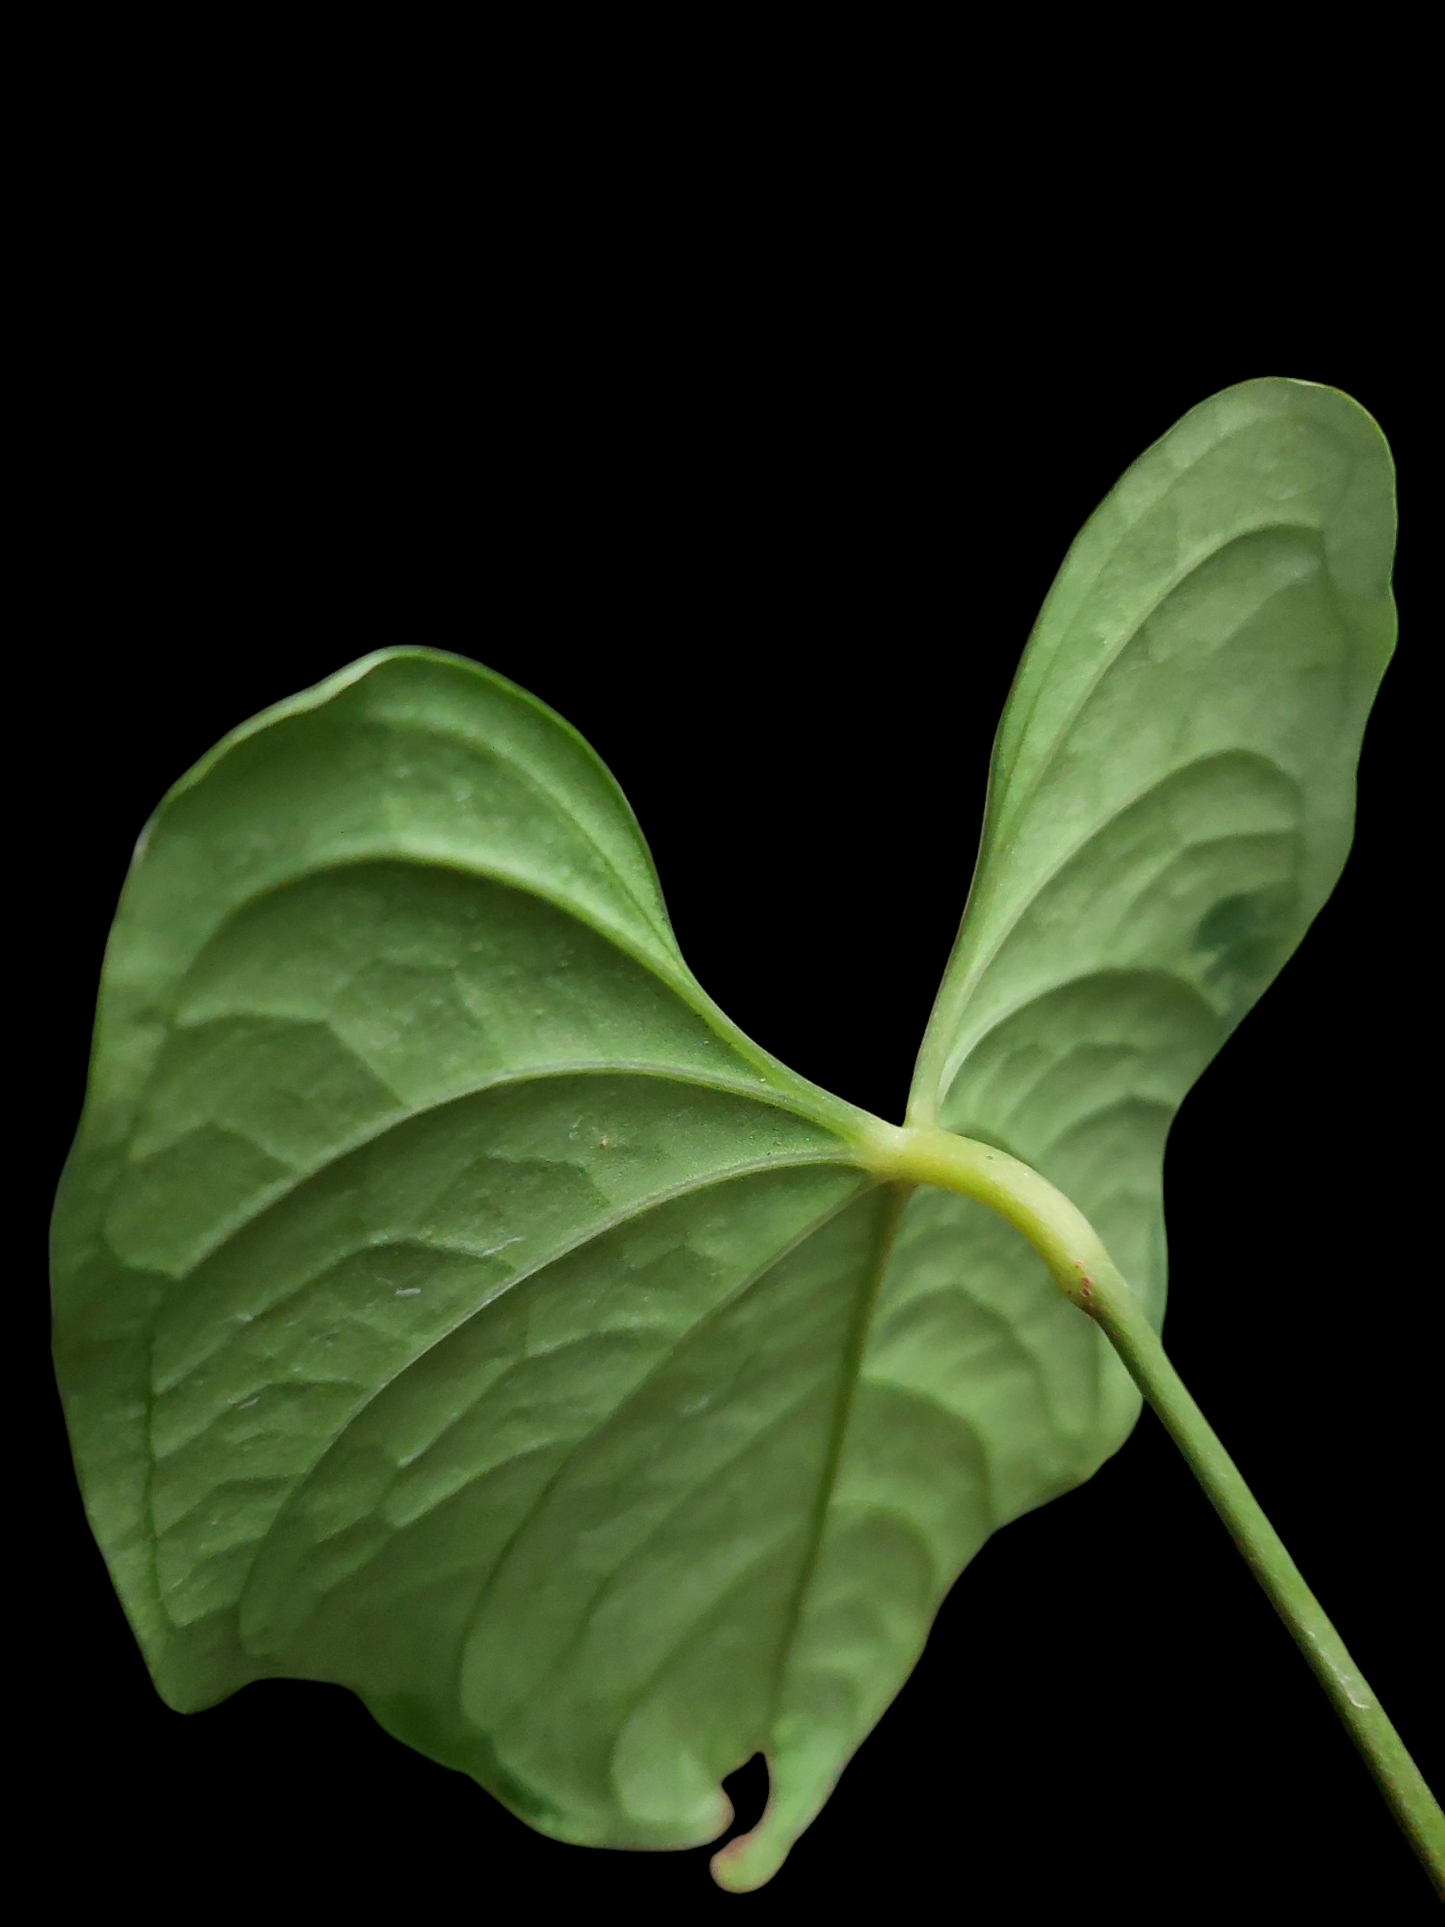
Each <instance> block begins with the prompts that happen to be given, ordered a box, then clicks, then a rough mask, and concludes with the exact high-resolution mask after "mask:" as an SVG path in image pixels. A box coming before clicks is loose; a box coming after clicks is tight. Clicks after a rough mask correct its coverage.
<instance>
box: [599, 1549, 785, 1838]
mask: <svg viewBox="0 0 1445 1927" xmlns="http://www.w3.org/2000/svg"><path fill="white" fill-rule="evenodd" d="M776 1557H777V1548H776V1547H772V1546H770V1547H769V1548H768V1550H767V1551H766V1552H761V1553H759V1554H758V1555H757V1556H756V1558H753V1559H750V1560H748V1561H746V1562H745V1564H744V1565H743V1566H742V1567H741V1569H740V1570H739V1571H738V1572H736V1573H734V1574H733V1576H732V1577H731V1578H730V1579H729V1580H728V1582H727V1584H726V1585H725V1586H724V1587H723V1589H722V1591H721V1592H720V1593H718V1594H717V1595H716V1597H715V1598H713V1599H712V1600H710V1601H709V1602H708V1604H707V1605H706V1607H704V1609H703V1610H702V1611H701V1612H700V1613H698V1615H697V1616H696V1618H694V1619H692V1620H690V1621H689V1622H688V1625H687V1628H686V1630H685V1631H684V1632H683V1633H681V1634H680V1635H679V1636H678V1638H677V1639H675V1640H674V1641H673V1642H672V1644H671V1645H670V1646H669V1647H668V1649H667V1651H666V1652H665V1653H664V1654H663V1656H662V1658H661V1659H660V1660H659V1661H658V1663H657V1664H656V1666H654V1667H653V1669H652V1671H651V1673H649V1675H648V1676H647V1679H646V1680H645V1681H644V1682H643V1684H642V1686H641V1687H640V1688H639V1689H638V1691H637V1692H636V1693H635V1694H633V1695H632V1697H631V1698H630V1699H629V1700H628V1703H627V1712H626V1714H625V1715H624V1717H623V1718H622V1719H620V1720H619V1721H618V1723H617V1731H616V1732H615V1733H614V1735H613V1737H612V1744H611V1745H610V1746H609V1747H608V1749H607V1777H608V1780H609V1781H610V1782H611V1785H612V1791H613V1794H614V1797H615V1798H616V1801H617V1804H618V1806H619V1807H620V1808H621V1809H622V1810H623V1812H627V1811H629V1809H628V1806H627V1801H626V1799H625V1798H624V1796H623V1792H622V1788H621V1786H620V1785H619V1784H618V1779H617V1749H618V1747H619V1746H620V1745H621V1744H622V1741H623V1738H624V1736H625V1734H626V1730H627V1728H628V1726H629V1725H630V1724H631V1722H632V1721H633V1720H635V1719H636V1717H637V1715H638V1714H639V1713H640V1712H641V1711H642V1709H643V1708H644V1707H645V1706H646V1705H647V1704H648V1702H649V1701H650V1700H651V1699H652V1698H653V1696H654V1694H655V1693H656V1692H657V1690H658V1688H659V1687H660V1686H661V1685H662V1683H663V1681H664V1680H665V1679H666V1677H667V1674H668V1672H669V1671H670V1669H671V1668H672V1667H673V1666H674V1665H675V1664H676V1663H677V1660H678V1658H679V1657H680V1656H681V1654H682V1653H683V1652H684V1651H685V1650H686V1649H687V1647H688V1646H690V1645H693V1644H695V1643H696V1641H697V1640H698V1639H700V1638H701V1637H702V1635H703V1634H704V1633H706V1632H707V1630H708V1628H709V1627H710V1626H713V1625H715V1624H716V1623H717V1621H718V1619H719V1618H720V1617H721V1616H722V1613H723V1609H724V1608H725V1607H731V1606H732V1604H733V1602H734V1600H735V1599H736V1598H737V1596H738V1594H739V1593H740V1592H743V1591H744V1590H745V1589H746V1588H747V1587H749V1586H751V1585H752V1584H753V1582H754V1581H755V1580H756V1579H757V1577H758V1574H759V1573H760V1572H762V1571H763V1570H764V1569H765V1568H766V1567H767V1566H768V1565H769V1564H771V1562H772V1561H773V1560H774V1559H775V1558H776ZM748 1757H749V1755H748V1754H745V1755H744V1756H743V1759H740V1760H739V1761H738V1765H739V1766H742V1765H743V1764H744V1761H745V1760H746V1759H747V1758H748ZM697 1844H698V1845H699V1846H702V1845H704V1844H706V1843H705V1841H702V1840H700V1841H698V1843H697Z"/></svg>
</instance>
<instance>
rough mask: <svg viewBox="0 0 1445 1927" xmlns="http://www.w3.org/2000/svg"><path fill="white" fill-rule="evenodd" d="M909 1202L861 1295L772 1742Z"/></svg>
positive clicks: (894, 1214) (783, 1644)
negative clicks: (875, 1318)
mask: <svg viewBox="0 0 1445 1927" xmlns="http://www.w3.org/2000/svg"><path fill="white" fill-rule="evenodd" d="M906 1203H907V1200H906V1198H905V1197H904V1196H903V1195H902V1194H901V1193H900V1192H897V1191H895V1192H894V1195H893V1196H892V1198H890V1199H889V1200H888V1202H887V1204H886V1206H885V1210H886V1211H887V1214H888V1216H887V1219H886V1221H885V1223H884V1224H882V1225H881V1226H878V1227H876V1228H875V1234H874V1235H875V1237H876V1240H877V1243H876V1247H875V1252H874V1256H873V1260H872V1263H871V1267H870V1273H871V1275H869V1274H865V1279H864V1283H863V1286H862V1289H861V1290H860V1292H859V1294H858V1299H859V1302H858V1309H857V1313H856V1316H855V1323H854V1328H853V1331H852V1332H851V1333H850V1334H849V1337H848V1340H847V1341H846V1343H845V1345H844V1350H843V1361H842V1371H841V1374H840V1379H841V1383H840V1385H839V1389H838V1404H837V1409H836V1412H835V1414H834V1417H833V1422H832V1427H831V1431H830V1435H829V1440H828V1455H827V1458H826V1460H825V1461H824V1466H823V1476H822V1477H821V1479H820V1480H819V1481H818V1492H817V1496H816V1498H815V1500H814V1503H813V1515H812V1521H811V1527H810V1530H809V1532H808V1535H807V1542H806V1547H805V1551H804V1554H803V1558H802V1560H801V1562H800V1564H799V1569H798V1581H797V1585H796V1586H795V1587H794V1589H793V1597H792V1600H791V1602H790V1604H789V1607H788V1611H787V1615H786V1618H785V1620H784V1623H783V1629H782V1636H781V1638H780V1639H779V1641H778V1656H777V1662H776V1670H775V1675H774V1681H773V1691H772V1706H771V1709H770V1711H769V1714H768V1723H767V1724H768V1731H767V1738H769V1739H772V1738H773V1737H774V1736H775V1734H776V1731H777V1725H778V1719H779V1716H780V1714H781V1712H782V1706H783V1695H784V1693H785V1691H786V1686H787V1679H788V1671H789V1668H790V1666H791V1664H792V1659H793V1647H794V1644H795V1642H796V1640H797V1637H798V1629H799V1627H800V1626H801V1625H802V1622H803V1613H804V1611H805V1609H806V1607H807V1602H808V1594H809V1592H810V1591H811V1589H812V1585H813V1580H814V1578H815V1577H816V1575H817V1571H818V1562H819V1560H820V1558H821V1557H822V1551H823V1540H824V1537H825V1536H826V1534H827V1530H828V1518H829V1515H830V1513H831V1511H832V1506H833V1495H834V1493H835V1491H836V1489H837V1485H838V1473H839V1470H840V1468H841V1466H842V1463H843V1456H844V1452H845V1450H846V1447H847V1441H848V1433H849V1429H850V1427H851V1425H852V1421H853V1407H854V1405H855V1404H856V1402H857V1397H858V1385H859V1381H860V1379H861V1378H862V1375H863V1357H864V1354H865V1352H866V1351H867V1347H868V1335H869V1331H870V1329H871V1327H872V1324H873V1314H874V1312H875V1311H876V1309H877V1304H878V1293H879V1290H880V1288H881V1287H882V1283H883V1274H884V1272H885V1271H886V1270H887V1268H888V1261H889V1259H890V1257H891V1256H892V1254H893V1247H894V1245H895V1244H896V1242H897V1238H898V1228H899V1226H900V1225H901V1223H902V1222H903V1213H904V1209H905V1207H906Z"/></svg>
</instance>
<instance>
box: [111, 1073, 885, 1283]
mask: <svg viewBox="0 0 1445 1927" xmlns="http://www.w3.org/2000/svg"><path fill="white" fill-rule="evenodd" d="M614 1075H615V1076H617V1077H622V1078H627V1077H637V1078H653V1079H655V1080H657V1081H658V1082H659V1083H673V1084H684V1085H692V1086H694V1087H696V1088H697V1089H699V1090H709V1091H718V1092H721V1093H722V1094H723V1095H725V1096H728V1097H741V1098H746V1099H747V1100H748V1101H749V1102H750V1103H754V1104H757V1105H759V1106H760V1107H761V1108H762V1109H764V1110H769V1111H780V1112H781V1113H782V1114H783V1115H784V1116H785V1117H791V1118H795V1119H796V1120H797V1121H798V1122H799V1123H802V1124H809V1125H813V1126H815V1127H819V1128H822V1129H825V1130H829V1131H832V1132H833V1134H834V1135H835V1136H837V1137H838V1143H839V1147H840V1154H842V1155H843V1157H844V1159H845V1161H846V1150H847V1147H846V1141H845V1140H844V1139H843V1138H842V1137H841V1135H839V1134H838V1132H837V1127H836V1126H835V1125H834V1124H832V1123H831V1121H830V1120H828V1119H826V1118H824V1117H821V1116H813V1115H811V1114H810V1113H808V1112H805V1111H800V1110H799V1109H797V1107H796V1106H794V1105H793V1104H790V1103H789V1102H788V1095H787V1093H785V1092H782V1091H779V1090H778V1089H776V1088H775V1087H771V1086H768V1087H764V1088H762V1089H759V1088H758V1087H757V1086H756V1085H752V1084H743V1083H734V1082H733V1080H732V1079H731V1078H728V1077H724V1076H723V1075H722V1074H721V1073H720V1072H719V1073H716V1074H714V1073H711V1072H707V1071H701V1070H690V1069H688V1067H687V1066H685V1065H682V1064H666V1063H660V1062H650V1061H648V1060H647V1059H645V1058H578V1059H573V1060H569V1059H562V1060H559V1061H557V1062H554V1063H550V1064H533V1065H528V1066H527V1067H526V1068H525V1069H523V1070H516V1071H504V1072H502V1073H500V1075H498V1076H496V1077H492V1078H487V1079H485V1080H484V1081H483V1082H481V1083H478V1084H467V1085H464V1086H462V1088H461V1089H459V1090H455V1091H449V1092H448V1093H447V1094H446V1096H444V1097H437V1098H433V1099H432V1100H430V1101H429V1102H428V1103H426V1104H418V1105H415V1106H412V1107H409V1108H407V1109H405V1110H401V1111H399V1112H398V1113H397V1114H396V1116H394V1117H388V1118H385V1119H383V1120H382V1122H381V1123H379V1124H378V1125H376V1126H375V1127H374V1128H373V1129H370V1130H366V1131H361V1132H358V1133H357V1134H356V1136H355V1137H352V1138H348V1139H347V1140H346V1142H345V1143H343V1144H341V1145H339V1146H338V1147H337V1148H336V1149H335V1150H333V1151H329V1152H328V1153H327V1154H326V1156H325V1157H324V1158H323V1159H322V1160H321V1162H320V1163H319V1164H315V1165H313V1166H312V1167H311V1168H310V1170H308V1171H303V1172H301V1173H300V1174H299V1175H295V1174H293V1175H291V1176H289V1177H287V1178H285V1179H279V1180H278V1181H277V1183H276V1185H275V1186H274V1187H273V1188H272V1190H271V1191H270V1192H269V1194H263V1197H262V1199H259V1200H257V1201H256V1202H254V1203H253V1204H251V1205H248V1206H247V1208H246V1215H245V1216H244V1217H241V1218H238V1219H236V1220H235V1221H234V1222H233V1223H232V1224H231V1225H229V1226H228V1227H227V1229H226V1230H224V1231H223V1232H221V1233H220V1235H219V1236H218V1237H216V1238H215V1239H213V1240H212V1242H211V1243H210V1244H209V1245H207V1246H206V1248H205V1250H204V1251H202V1252H200V1253H199V1254H198V1255H197V1256H196V1257H194V1258H192V1259H191V1261H190V1262H189V1263H188V1264H187V1265H186V1266H185V1267H184V1268H183V1269H182V1270H180V1271H176V1272H170V1273H167V1274H165V1275H166V1276H167V1278H168V1279H169V1282H170V1284H171V1286H175V1285H180V1284H188V1283H190V1282H191V1280H192V1279H194V1277H195V1275H196V1273H197V1272H198V1271H199V1270H200V1269H201V1268H202V1266H204V1265H208V1264H209V1263H210V1262H211V1260H212V1259H213V1258H215V1257H216V1256H217V1254H218V1253H219V1252H222V1251H224V1250H225V1248H226V1246H227V1245H228V1244H231V1243H232V1242H233V1241H234V1240H235V1239H237V1238H239V1237H243V1236H244V1235H245V1234H246V1233H247V1232H249V1231H251V1230H252V1229H254V1227H255V1226H256V1225H258V1224H260V1223H261V1222H262V1221H263V1219H265V1218H267V1217H268V1216H269V1215H270V1214H271V1213H272V1212H273V1211H276V1210H279V1209H280V1208H281V1206H283V1205H284V1204H286V1203H287V1202H288V1200H290V1199H291V1198H293V1197H296V1196H298V1195H299V1194H300V1193H301V1192H302V1191H304V1190H305V1189H306V1188H307V1186H308V1185H312V1184H315V1183H316V1181H317V1180H318V1179H319V1178H324V1177H325V1176H326V1174H327V1172H328V1171H331V1170H333V1169H334V1168H335V1167H336V1165H338V1164H340V1163H342V1162H343V1161H344V1160H345V1159H346V1158H349V1157H353V1156H355V1154H356V1153H357V1152H358V1151H364V1150H366V1149H368V1147H369V1146H371V1145H374V1144H380V1143H381V1142H382V1140H383V1139H385V1138H387V1137H389V1136H390V1135H391V1133H392V1132H393V1131H399V1130H401V1129H402V1128H403V1127H404V1126H405V1125H407V1124H410V1123H412V1122H413V1121H414V1120H415V1119H418V1118H424V1117H430V1116H432V1115H433V1114H434V1113H435V1112H437V1111H443V1110H445V1109H446V1108H447V1107H448V1106H449V1105H452V1104H464V1103H465V1102H466V1101H467V1100H468V1099H469V1098H474V1097H488V1096H490V1095H491V1094H492V1093H493V1092H495V1091H503V1090H509V1089H512V1088H514V1087H516V1086H519V1085H522V1084H544V1083H548V1082H550V1081H552V1080H554V1079H562V1078H566V1077H609V1076H614ZM402 1101H403V1100H402V1099H400V1098H398V1099H397V1102H398V1103H399V1104H400V1103H401V1102H402ZM247 1141H248V1142H249V1141H250V1140H247ZM258 1148H259V1147H258ZM121 1262H124V1261H121Z"/></svg>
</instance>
